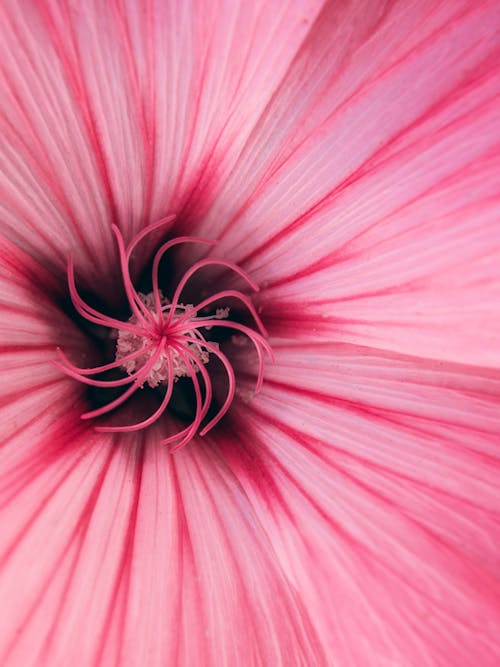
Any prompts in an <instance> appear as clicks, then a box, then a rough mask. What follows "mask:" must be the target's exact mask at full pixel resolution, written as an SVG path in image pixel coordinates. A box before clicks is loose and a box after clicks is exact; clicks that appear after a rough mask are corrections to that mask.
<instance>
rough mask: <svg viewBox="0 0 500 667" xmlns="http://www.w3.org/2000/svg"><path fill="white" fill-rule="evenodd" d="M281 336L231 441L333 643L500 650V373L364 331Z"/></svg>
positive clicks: (401, 662) (344, 647)
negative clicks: (314, 340)
mask: <svg viewBox="0 0 500 667" xmlns="http://www.w3.org/2000/svg"><path fill="white" fill-rule="evenodd" d="M275 351H276V357H277V363H276V365H275V366H273V367H272V368H270V369H269V371H268V377H267V380H266V382H265V383H264V388H263V392H262V395H260V396H258V397H256V398H254V400H253V401H252V402H250V403H248V404H245V405H244V406H242V407H241V408H240V410H239V411H238V414H237V415H236V417H235V419H237V420H239V421H238V423H239V424H240V425H241V430H240V431H239V433H240V438H241V444H240V447H239V448H238V449H237V451H234V443H233V444H232V445H230V444H229V443H228V445H227V449H225V450H224V451H225V453H226V454H227V455H228V456H231V464H232V466H233V470H235V472H236V474H237V475H238V477H239V479H240V480H241V483H242V486H243V488H244V489H245V491H246V493H247V494H248V495H249V497H250V498H251V499H252V503H253V505H254V507H255V510H256V512H257V514H258V515H259V517H260V518H261V521H262V525H263V528H264V529H265V530H266V532H267V534H268V535H269V537H270V539H271V541H272V543H273V546H274V548H275V551H276V554H277V557H278V559H279V562H280V563H281V565H282V567H283V569H284V570H285V571H286V572H287V574H288V576H289V578H290V579H291V581H293V582H294V584H295V586H296V587H297V589H298V590H299V592H300V596H301V598H302V599H303V600H304V601H305V604H306V606H307V608H308V609H309V610H310V611H311V619H312V620H313V623H314V624H315V626H316V628H317V630H318V633H319V634H320V636H321V637H323V638H324V639H325V640H326V641H327V642H328V646H329V650H328V654H329V655H331V656H335V661H336V663H337V664H339V665H351V664H352V665H371V664H373V665H381V664H394V665H398V667H399V666H410V665H411V666H414V665H433V666H434V665H440V666H441V665H442V666H446V667H449V666H450V665H473V664H478V665H487V666H488V667H493V666H494V665H496V664H498V661H499V659H500V639H499V635H498V628H499V627H500V606H499V604H498V602H499V600H500V586H499V582H498V566H499V552H498V544H499V540H500V520H499V519H500V513H499V510H500V502H499V493H498V479H499V473H500V459H499V456H498V442H499V439H500V414H499V412H498V396H499V395H500V375H499V374H498V373H496V372H495V373H492V372H485V371H483V370H481V369H471V368H467V367H463V366H459V365H456V366H449V367H443V366H442V365H441V364H438V363H435V362H422V361H419V362H415V361H414V360H412V359H411V358H405V357H403V356H396V355H390V354H387V353H385V354H381V353H377V352H374V351H372V350H369V349H366V348H356V347H352V346H335V347H333V346H328V345H317V346H299V345H295V346H292V345H288V346H275ZM249 386H250V385H249ZM284 405H286V411H284V410H283V406H284ZM231 449H232V450H233V451H232V453H231ZM242 452H243V454H242ZM245 452H246V453H247V462H246V463H245V455H244V453H245ZM249 461H252V462H253V463H251V464H250V465H248V462H249ZM259 461H260V462H261V467H260V469H259V467H258V463H259ZM262 469H264V471H265V472H264V473H263V472H262ZM269 506H271V507H272V512H269V511H268V508H269ZM354 638H355V639H354Z"/></svg>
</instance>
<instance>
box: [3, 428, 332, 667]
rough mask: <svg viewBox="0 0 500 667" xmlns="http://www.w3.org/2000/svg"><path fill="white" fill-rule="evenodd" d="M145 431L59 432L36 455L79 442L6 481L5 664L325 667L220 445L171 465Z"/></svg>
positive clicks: (51, 432) (189, 451) (196, 449)
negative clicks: (14, 483)
mask: <svg viewBox="0 0 500 667" xmlns="http://www.w3.org/2000/svg"><path fill="white" fill-rule="evenodd" d="M150 435H151V436H152V437H149V438H148V440H147V441H144V440H142V439H141V437H137V438H125V437H123V438H121V439H116V440H114V441H112V440H111V439H109V438H105V437H102V436H100V437H99V439H96V438H88V437H82V436H81V435H78V432H77V431H76V429H75V426H74V425H71V422H70V420H67V421H66V428H65V430H64V431H63V430H62V429H61V428H60V427H59V428H58V426H57V424H53V425H51V426H49V427H48V429H47V432H46V436H44V437H41V438H40V437H39V438H37V442H36V444H37V449H38V451H39V452H40V451H42V450H44V449H45V450H47V448H49V447H53V444H54V442H56V441H58V442H60V443H61V445H62V443H63V442H65V443H66V444H67V438H68V436H70V437H71V440H72V444H71V447H68V448H67V450H66V451H65V452H64V451H62V450H61V451H60V452H59V455H58V456H57V457H56V458H54V459H53V460H52V461H50V462H48V463H47V464H46V465H45V467H44V469H43V471H37V474H36V475H35V474H33V472H34V471H33V468H32V467H30V466H28V468H27V469H26V470H25V473H24V475H23V477H24V479H23V480H22V481H23V484H22V485H19V486H18V487H16V488H15V492H14V493H10V494H8V493H6V492H5V489H6V486H5V484H3V486H2V488H3V489H4V492H3V494H2V498H1V501H2V502H1V505H2V508H3V509H2V517H1V518H2V526H3V537H2V542H3V549H2V556H1V562H2V577H1V580H0V587H1V591H2V599H4V600H6V599H8V600H9V613H8V614H6V615H4V616H3V617H2V625H3V628H2V632H1V633H0V636H1V637H2V643H1V646H0V655H1V656H2V664H9V665H10V664H12V665H18V664H19V665H31V664H36V665H45V664H47V665H53V664H70V663H76V664H80V665H97V664H103V665H109V664H113V665H114V664H126V665H134V666H137V667H140V666H142V665H145V664H152V665H176V664H200V665H220V664H226V665H233V664H238V661H240V660H241V657H242V656H243V655H244V656H245V659H248V661H249V664H266V665H267V664H269V665H271V664H294V661H298V662H297V664H300V663H302V664H318V665H319V664H324V656H323V654H322V649H321V648H320V645H319V642H318V640H317V638H316V636H315V633H314V630H313V628H312V625H311V622H310V619H309V618H308V616H307V614H306V611H305V610H304V608H303V606H302V603H301V601H300V598H299V597H298V596H297V594H296V592H295V587H294V586H292V585H291V584H290V582H289V581H288V580H287V579H286V577H285V576H284V574H283V573H282V572H281V571H280V570H279V569H277V568H276V559H275V554H274V552H273V551H272V549H271V548H270V545H269V542H268V539H267V537H266V534H265V533H264V532H263V531H262V529H261V526H260V522H259V518H258V517H257V516H256V515H255V513H254V511H253V509H252V507H251V506H250V505H249V503H248V499H247V498H246V497H245V494H244V493H243V491H242V489H241V488H240V486H239V485H238V482H237V480H236V479H235V478H234V476H233V475H232V474H231V472H230V471H229V470H228V469H227V467H226V466H225V464H224V461H223V459H221V458H220V456H219V454H217V449H216V448H213V447H212V448H207V447H206V445H204V443H203V441H200V442H199V443H197V444H196V445H195V446H193V447H191V448H185V450H183V451H182V452H179V453H178V454H177V455H176V456H175V457H174V456H171V455H170V454H169V452H168V449H167V448H165V447H163V446H161V445H159V444H158V441H159V434H158V433H155V434H151V432H150ZM9 472H10V473H11V474H12V475H14V474H16V475H17V476H18V477H21V474H20V471H19V467H17V470H16V471H14V470H12V471H9V470H7V471H6V474H4V481H5V479H6V478H8V477H9ZM207 526H210V529H209V530H207Z"/></svg>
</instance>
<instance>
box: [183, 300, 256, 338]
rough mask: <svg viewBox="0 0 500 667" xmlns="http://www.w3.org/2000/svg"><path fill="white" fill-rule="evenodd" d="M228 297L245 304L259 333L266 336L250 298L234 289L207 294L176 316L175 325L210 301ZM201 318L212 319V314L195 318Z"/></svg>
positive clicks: (194, 313)
mask: <svg viewBox="0 0 500 667" xmlns="http://www.w3.org/2000/svg"><path fill="white" fill-rule="evenodd" d="M229 297H233V298H235V299H239V300H240V301H242V302H243V303H244V304H245V306H246V307H247V308H248V310H249V311H250V313H251V315H252V317H253V319H254V321H255V324H256V325H257V326H258V327H259V330H260V332H261V334H262V335H263V336H267V331H266V330H265V328H264V325H263V324H262V322H261V320H260V317H259V316H258V314H257V311H256V310H255V307H254V305H253V303H252V302H251V301H250V299H249V298H248V297H247V296H245V295H244V294H242V293H241V292H238V291H236V290H224V291H222V292H217V294H214V295H213V296H209V297H208V298H207V299H204V300H203V301H200V303H199V304H198V305H197V306H195V307H194V308H191V309H190V310H188V311H187V312H186V313H185V314H184V315H181V316H180V317H178V318H177V319H176V320H175V325H176V326H177V325H179V324H181V323H182V322H185V321H186V320H188V319H189V318H190V317H192V316H193V315H196V313H198V312H199V311H200V310H202V309H203V308H206V307H207V306H209V305H210V304H211V303H214V302H215V301H219V300H220V299H224V298H229ZM201 319H213V316H212V315H210V316H208V317H207V318H204V317H198V318H197V320H201Z"/></svg>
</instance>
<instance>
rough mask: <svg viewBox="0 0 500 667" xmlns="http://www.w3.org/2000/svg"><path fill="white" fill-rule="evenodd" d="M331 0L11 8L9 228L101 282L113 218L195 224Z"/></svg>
mask: <svg viewBox="0 0 500 667" xmlns="http://www.w3.org/2000/svg"><path fill="white" fill-rule="evenodd" d="M321 4H322V3H321V1H320V0H293V1H292V2H286V3H282V4H281V5H280V6H276V5H275V4H274V3H264V2H259V3H253V2H252V3H237V2H233V3H227V2H222V0H221V1H220V2H219V1H217V2H214V0H199V1H196V2H165V1H164V0H155V1H153V2H151V3H148V4H147V5H143V3H137V2H136V0H130V1H129V2H125V3H123V5H121V6H120V7H118V6H117V5H116V3H102V2H95V1H93V0H91V1H89V2H83V3H76V4H75V3H72V2H66V1H63V2H60V1H59V0H48V1H47V2H40V3H35V2H32V3H31V2H30V3H21V4H19V3H18V2H16V1H15V0H12V1H11V0H7V2H4V3H2V7H1V8H0V29H1V30H2V40H1V41H0V61H1V62H2V70H3V74H2V77H1V78H0V81H1V84H0V100H1V102H0V124H1V137H2V140H1V141H2V144H1V146H2V150H1V153H0V174H1V175H0V195H1V197H2V200H3V201H4V202H5V207H6V210H5V218H4V226H5V228H6V230H7V231H8V233H9V234H10V235H11V237H12V238H14V239H15V240H16V241H17V242H18V243H19V244H21V245H22V246H23V247H26V248H29V250H30V252H32V253H33V254H37V255H41V256H43V257H44V258H45V261H46V262H47V263H50V265H51V266H53V269H54V271H58V272H59V274H61V273H62V272H63V270H64V268H65V265H66V258H67V255H68V253H69V252H76V253H77V254H78V261H79V263H83V262H84V263H85V266H86V268H87V270H86V279H87V281H88V283H89V286H92V285H94V286H97V285H98V284H99V282H102V274H103V272H105V271H106V270H107V271H108V272H109V269H107V268H106V267H109V265H111V264H112V263H113V262H114V261H115V257H114V251H113V245H112V243H111V236H110V223H111V222H118V223H119V225H120V227H121V228H122V230H124V232H125V234H126V235H130V236H131V235H132V233H134V232H135V233H136V232H137V231H138V230H139V229H140V226H141V225H142V224H144V222H148V221H154V220H156V219H159V218H162V217H163V216H164V215H166V214H167V213H172V212H174V213H181V212H182V211H183V210H184V209H185V210H186V213H185V214H184V217H183V223H182V224H184V226H189V225H192V222H191V223H189V225H188V221H187V217H186V216H187V214H188V213H189V216H191V217H192V216H193V215H194V213H195V212H197V215H200V211H201V210H202V209H203V208H205V207H206V205H207V202H210V201H212V200H213V198H214V196H215V195H216V193H217V191H218V190H219V189H220V186H221V183H222V182H223V180H224V178H225V176H226V175H227V173H229V172H230V170H231V169H232V168H233V167H234V164H235V162H236V161H237V160H238V159H239V155H240V153H241V150H242V147H243V145H244V143H245V141H246V140H247V138H248V136H249V134H250V133H251V131H252V129H253V127H254V124H255V122H256V120H257V119H258V118H259V116H260V114H261V113H262V111H263V109H264V108H265V106H266V105H267V104H268V102H269V100H270V99H271V97H272V95H273V93H274V91H275V89H276V88H277V86H278V84H279V82H280V80H281V79H282V77H283V75H284V73H285V72H286V70H287V68H288V67H289V65H290V63H291V61H292V60H293V57H294V55H295V53H296V51H297V49H298V48H299V46H300V43H301V40H302V39H303V38H304V36H305V35H306V34H307V31H308V29H309V27H310V23H311V21H313V20H314V18H315V16H316V15H317V13H318V11H319V8H320V6H321ZM188 209H189V210H188ZM189 211H190V212H189ZM189 216H188V217H189ZM93 273H94V275H92V274H93ZM106 277H107V278H109V276H108V275H106Z"/></svg>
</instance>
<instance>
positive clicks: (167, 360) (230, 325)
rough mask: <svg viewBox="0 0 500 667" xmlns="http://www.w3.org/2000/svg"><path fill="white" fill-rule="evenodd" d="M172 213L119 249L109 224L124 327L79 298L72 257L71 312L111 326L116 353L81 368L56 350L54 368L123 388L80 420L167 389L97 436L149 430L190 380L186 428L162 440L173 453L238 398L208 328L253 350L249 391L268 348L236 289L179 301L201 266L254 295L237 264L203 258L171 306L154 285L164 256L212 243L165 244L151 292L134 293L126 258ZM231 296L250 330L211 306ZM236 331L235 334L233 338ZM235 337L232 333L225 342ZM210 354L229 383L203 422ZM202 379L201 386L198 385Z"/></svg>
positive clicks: (255, 316)
mask: <svg viewBox="0 0 500 667" xmlns="http://www.w3.org/2000/svg"><path fill="white" fill-rule="evenodd" d="M172 220H173V216H169V217H166V218H164V219H162V220H160V221H158V222H156V223H154V224H152V225H149V226H148V227H146V228H145V229H143V230H142V231H141V232H140V234H138V235H137V236H136V237H135V238H134V239H133V240H132V242H131V243H130V244H129V245H128V246H125V243H124V240H123V236H122V234H121V232H120V230H119V229H118V227H116V226H115V225H113V226H112V229H113V233H114V234H115V236H116V241H117V246H118V254H119V258H120V268H121V273H122V279H123V285H124V290H125V294H126V297H127V301H128V304H129V307H130V311H131V316H130V317H129V319H128V320H127V321H126V322H124V321H121V320H118V319H116V318H114V317H110V316H109V315H105V314H104V313H101V312H100V311H98V310H96V309H95V308H92V307H91V306H89V305H88V304H87V303H86V302H85V301H84V300H83V299H82V297H81V296H80V294H79V293H78V290H77V287H76V281H75V274H74V266H73V260H72V259H71V258H70V259H69V261H68V285H69V291H70V297H71V300H72V302H73V305H74V307H75V309H76V311H77V312H78V313H79V314H80V315H81V316H82V317H83V318H85V319H87V320H89V321H91V322H94V323H95V324H98V325H100V326H104V327H107V328H109V329H112V330H113V332H114V335H115V337H116V354H115V359H114V361H112V362H110V363H106V364H103V365H100V366H95V367H94V368H80V367H78V366H75V365H74V364H73V363H71V362H70V361H69V360H68V359H67V357H66V356H65V355H64V354H63V353H62V352H61V351H60V350H58V354H59V357H60V359H59V360H57V361H54V364H55V365H56V366H57V367H58V368H59V369H60V370H62V371H63V372H64V373H66V374H67V375H69V376H70V377H72V378H74V379H76V380H79V381H80V382H82V383H84V384H87V385H90V386H95V387H107V388H110V389H111V388H116V387H122V386H126V385H129V386H128V388H127V389H125V391H124V392H123V393H122V394H121V395H120V396H118V397H117V398H114V399H113V400H111V401H110V402H109V403H107V404H105V405H103V406H102V407H99V408H97V409H94V410H91V411H89V412H86V413H84V414H82V415H81V417H82V419H92V418H97V417H101V416H102V415H105V414H107V413H109V412H111V411H112V410H114V409H115V408H118V407H119V406H121V405H122V404H123V403H125V402H126V401H127V400H128V399H129V398H131V397H132V396H133V395H134V394H135V393H136V392H137V391H138V390H139V389H141V388H143V387H144V386H145V385H146V384H147V385H149V386H150V387H151V388H156V387H159V386H160V385H164V386H165V394H164V396H163V398H162V400H161V402H160V405H159V406H158V407H157V409H156V410H154V411H153V412H152V414H151V415H150V416H149V417H147V418H145V419H142V420H141V421H138V422H136V423H133V424H127V425H121V426H111V425H109V426H106V425H99V426H97V427H96V430H98V431H107V432H127V431H138V430H140V429H143V428H147V427H148V426H150V425H151V424H153V423H155V422H156V421H158V419H160V417H161V416H162V415H163V414H164V412H165V411H166V410H167V409H168V407H169V404H170V402H171V400H172V395H173V393H174V385H175V383H176V382H177V381H178V380H179V378H181V377H188V378H190V380H191V383H192V386H193V390H194V400H195V406H194V416H193V418H192V421H191V423H190V424H188V425H187V426H186V427H185V428H183V429H182V430H181V431H179V432H178V433H176V434H174V435H171V436H168V437H166V438H164V439H163V440H161V442H162V443H164V444H171V445H173V446H172V451H175V450H177V449H179V448H180V447H183V446H184V445H186V444H187V443H188V442H189V441H190V440H191V439H192V438H193V437H194V435H196V433H198V434H199V435H200V436H203V435H205V434H206V433H208V432H209V431H210V430H211V429H212V428H213V427H214V426H215V425H216V424H217V423H219V421H220V420H221V419H222V418H223V416H224V415H225V414H226V413H227V411H228V410H229V408H230V406H231V403H232V401H233V399H234V396H235V394H236V378H235V373H234V369H233V367H232V365H231V362H230V361H229V359H228V357H227V356H226V354H224V352H222V351H221V350H220V347H219V344H218V343H217V342H215V341H213V340H210V338H209V336H210V331H211V330H212V328H213V327H222V328H226V329H229V330H230V331H234V332H235V334H237V335H236V337H239V338H241V334H243V336H244V337H246V338H247V339H248V340H249V341H250V342H251V343H252V344H253V346H254V348H255V350H256V353H257V357H258V371H257V378H256V387H255V391H256V392H258V391H260V389H261V387H262V382H263V377H264V353H266V354H267V355H268V356H269V357H270V359H271V360H273V354H272V350H271V347H270V346H269V344H268V343H267V341H266V340H265V338H264V336H266V335H267V333H266V330H265V328H264V325H263V324H262V321H261V319H260V317H259V315H258V313H257V311H256V309H255V307H254V305H253V303H252V301H251V300H250V298H249V297H248V296H246V295H245V294H243V293H242V292H240V291H238V290H235V289H227V290H221V291H218V292H216V293H215V294H213V295H212V296H209V297H207V298H205V299H203V300H202V301H200V302H199V303H198V304H196V305H194V304H183V303H181V301H180V299H181V295H182V292H183V290H184V288H185V287H186V284H187V282H188V281H189V280H190V279H191V278H192V277H193V276H194V274H196V273H197V272H198V271H200V270H201V269H203V268H206V267H223V268H224V269H226V270H228V271H231V272H232V273H234V274H236V275H238V276H239V277H240V278H242V279H243V280H244V281H245V282H246V284H247V285H248V286H249V287H250V288H251V289H253V290H255V291H257V290H258V289H259V288H258V285H256V283H254V281H253V280H252V279H251V278H250V277H249V276H248V275H247V274H246V273H245V272H244V271H243V270H242V269H241V268H240V267H238V266H237V265H236V264H232V263H231V262H228V261H226V260H218V259H202V260H199V261H197V262H195V264H193V266H191V267H190V268H189V269H188V270H187V271H186V273H185V274H184V275H183V276H182V278H181V279H180V281H179V283H178V285H177V287H176V289H175V290H174V294H173V297H172V301H171V302H170V301H169V300H168V299H167V298H166V297H165V296H164V294H163V293H162V291H161V289H160V287H159V266H160V262H161V260H162V259H163V257H164V255H165V253H166V252H167V251H168V250H170V249H171V248H173V247H174V246H176V245H179V244H182V243H199V244H204V245H207V246H210V245H214V243H215V242H214V241H208V240H205V239H201V238H193V237H187V236H184V237H180V238H176V239H172V240H170V241H167V242H166V243H163V244H162V245H161V246H160V247H159V249H158V250H157V251H156V253H155V255H154V258H153V265H152V273H151V283H152V291H151V292H150V293H149V294H142V293H140V292H138V291H137V290H136V288H135V286H134V284H133V282H132V278H131V275H130V260H131V256H132V252H133V250H135V248H136V247H137V245H138V243H139V242H141V241H142V240H143V239H145V238H146V237H147V236H148V235H149V234H150V233H152V232H153V231H156V230H158V229H160V227H162V226H163V225H165V224H167V223H170V222H171V221H172ZM230 298H232V299H237V300H238V301H239V302H240V304H242V305H243V306H244V307H245V309H246V310H247V312H248V313H249V315H250V316H251V317H252V319H253V321H254V323H255V326H256V329H253V328H252V327H250V326H246V325H243V324H240V323H239V322H237V321H234V320H232V319H231V318H230V309H229V308H228V307H226V306H220V307H215V304H216V303H217V302H219V303H220V302H221V300H224V299H230ZM210 307H214V309H215V313H214V312H213V311H212V314H208V315H200V312H202V311H206V310H207V309H208V308H210ZM237 332H238V333H237ZM233 338H235V336H232V337H231V339H233ZM212 357H215V358H216V359H218V362H219V363H220V364H221V365H222V367H223V368H224V371H225V375H226V378H227V392H226V397H225V399H224V402H223V404H222V406H221V407H220V408H219V409H218V410H217V412H216V414H215V415H214V416H213V417H212V418H211V419H210V420H209V421H208V422H207V423H204V421H205V418H206V416H207V414H208V411H209V409H210V406H211V404H212V400H213V397H214V392H213V387H212V380H211V378H210V374H209V372H208V370H207V368H206V365H207V364H208V363H209V361H210V359H211V358H212ZM117 369H121V370H122V371H123V373H124V375H123V377H122V378H119V379H110V380H106V379H97V378H95V377H94V378H93V377H92V376H95V375H98V374H101V373H106V372H108V371H116V370H117ZM200 380H201V382H200Z"/></svg>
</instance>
